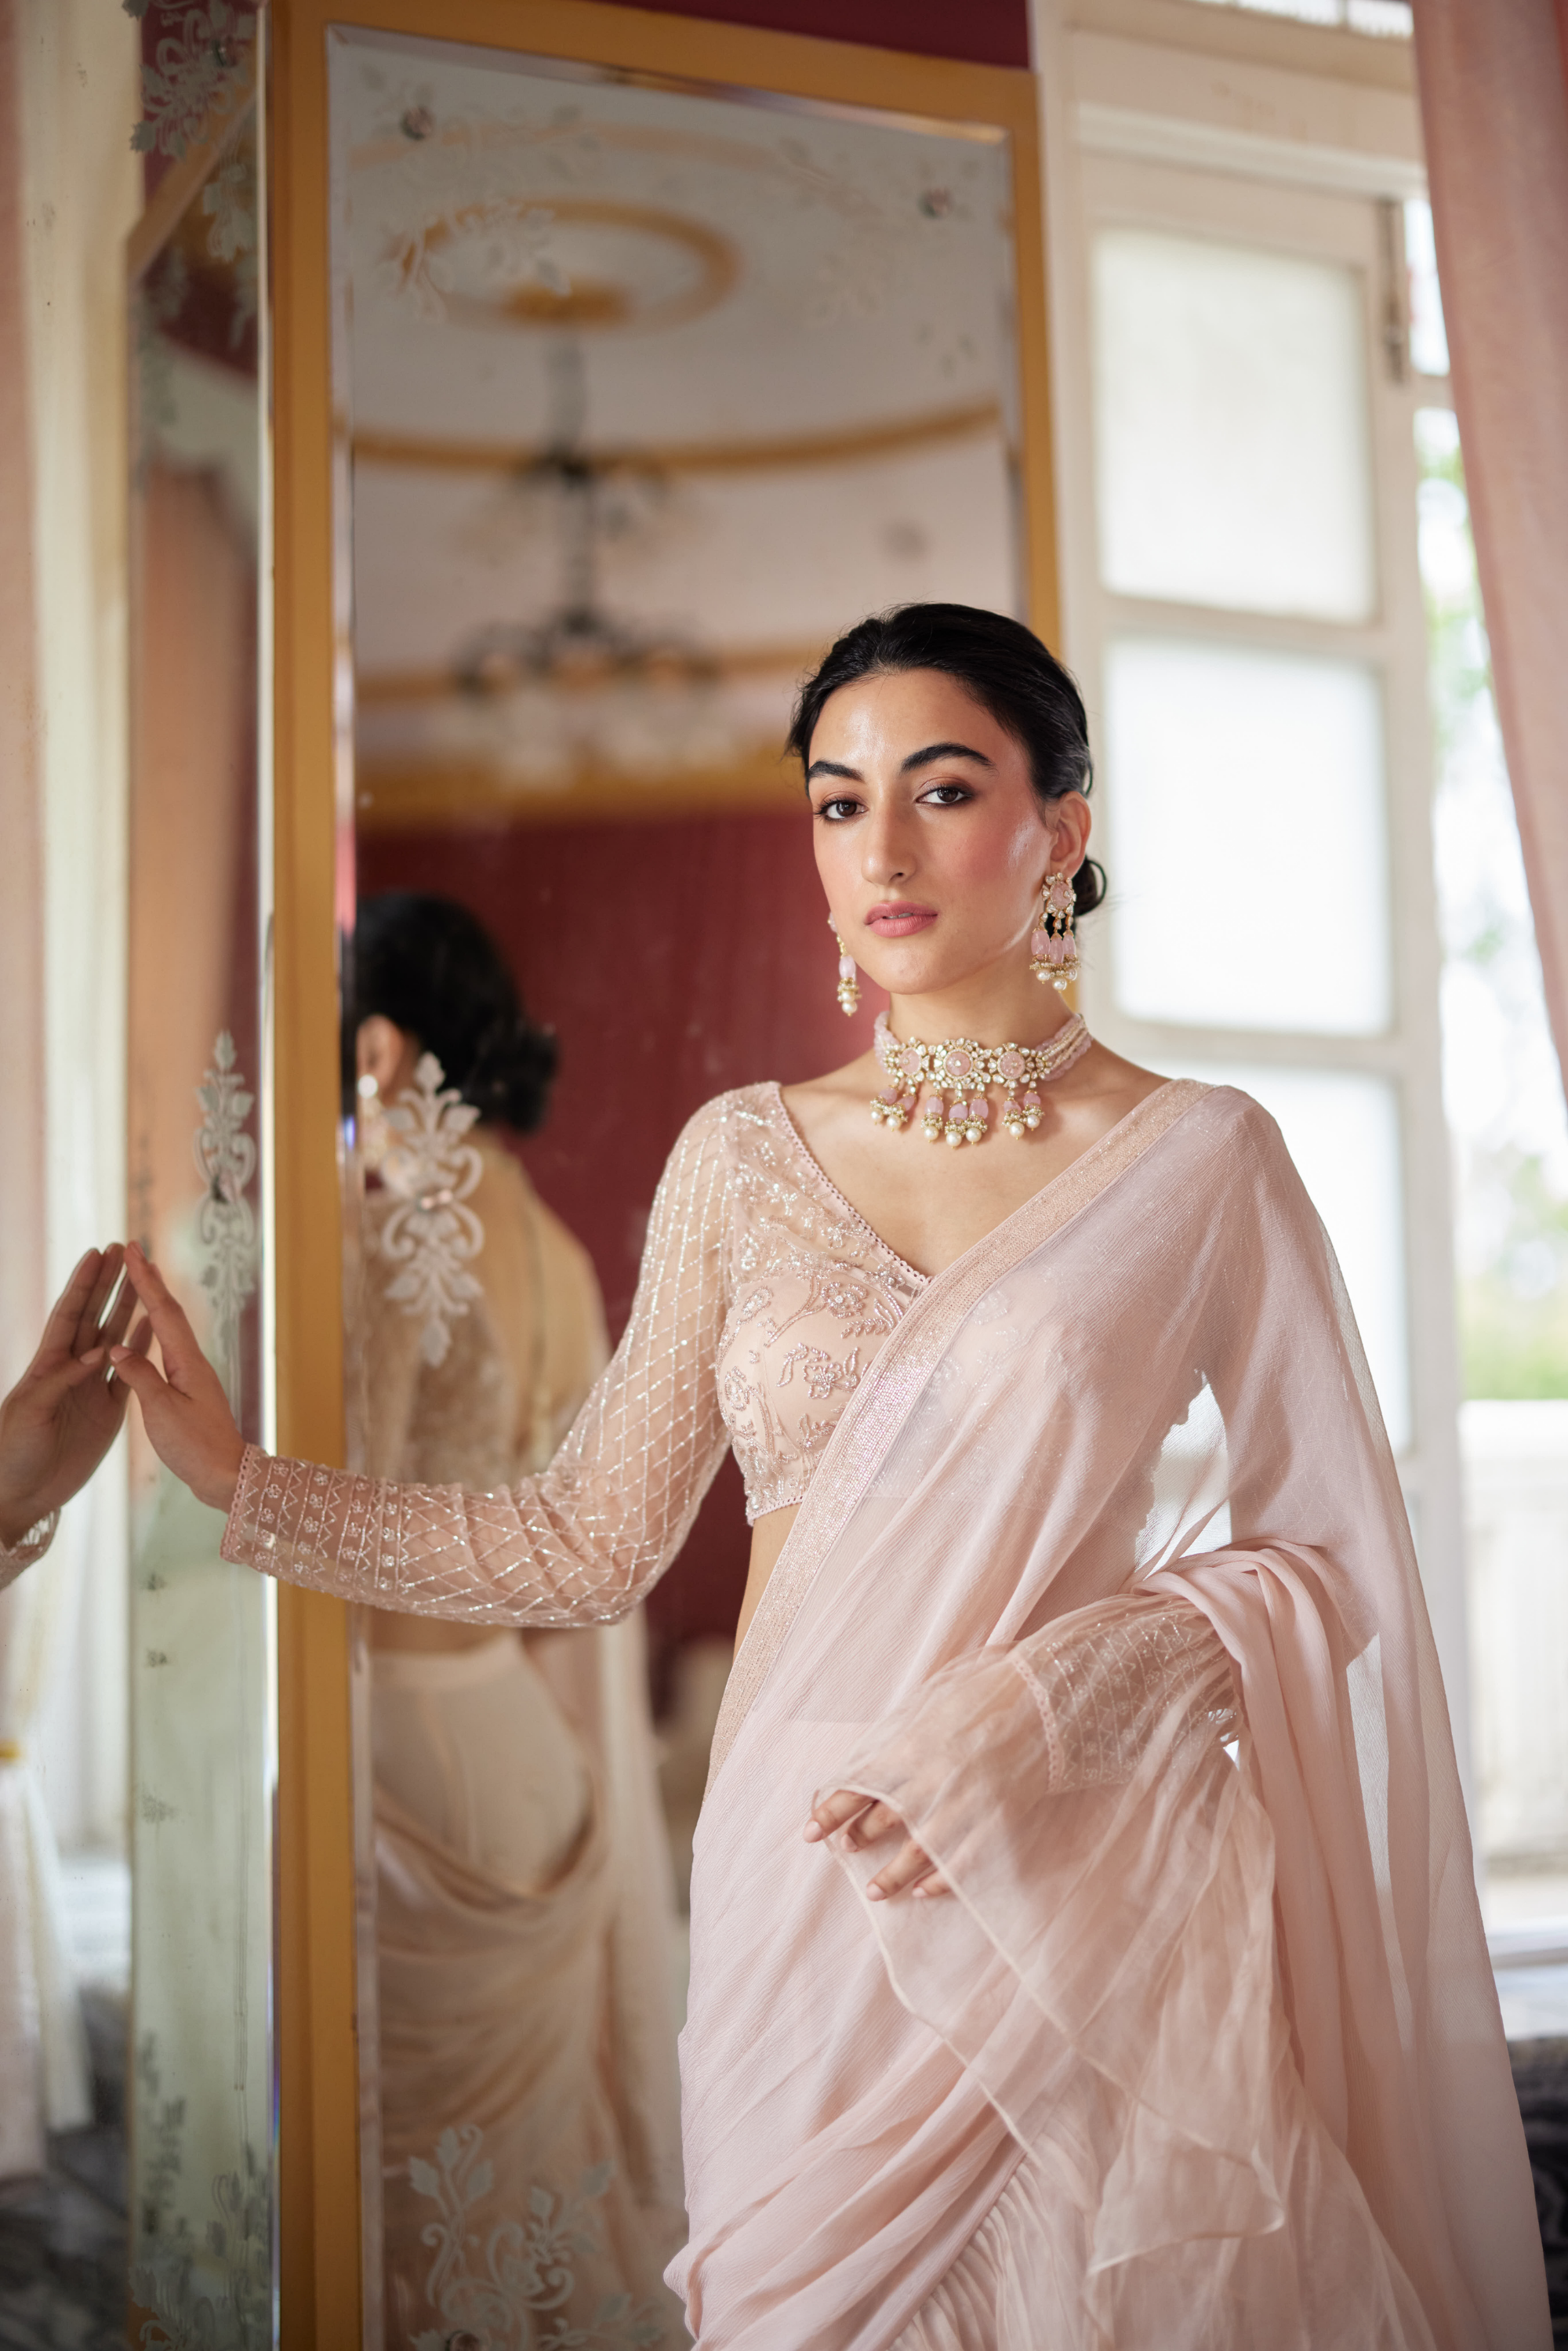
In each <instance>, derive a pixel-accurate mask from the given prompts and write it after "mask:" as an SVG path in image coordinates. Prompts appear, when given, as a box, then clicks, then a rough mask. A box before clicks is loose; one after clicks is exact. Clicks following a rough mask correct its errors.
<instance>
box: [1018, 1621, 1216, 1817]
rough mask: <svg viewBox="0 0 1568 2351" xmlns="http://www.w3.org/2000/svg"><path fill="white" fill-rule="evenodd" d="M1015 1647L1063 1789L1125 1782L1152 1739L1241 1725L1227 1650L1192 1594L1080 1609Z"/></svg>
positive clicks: (1204, 1737)
mask: <svg viewBox="0 0 1568 2351" xmlns="http://www.w3.org/2000/svg"><path fill="white" fill-rule="evenodd" d="M1011 1655H1012V1663H1013V1665H1014V1667H1016V1668H1017V1670H1018V1672H1019V1675H1020V1676H1021V1677H1022V1678H1023V1682H1024V1686H1025V1687H1026V1689H1027V1690H1028V1691H1029V1694H1030V1698H1032V1699H1033V1700H1034V1703H1035V1706H1036V1708H1038V1709H1039V1713H1040V1722H1041V1724H1042V1726H1043V1729H1044V1731H1045V1751H1046V1756H1047V1758H1048V1780H1049V1784H1050V1786H1051V1789H1052V1791H1053V1792H1065V1791H1067V1790H1069V1789H1077V1788H1114V1787H1124V1786H1125V1785H1126V1783H1127V1782H1129V1781H1130V1780H1131V1779H1132V1778H1133V1777H1134V1774H1135V1773H1136V1771H1137V1770H1138V1768H1139V1766H1140V1764H1141V1763H1142V1762H1143V1761H1144V1759H1145V1756H1146V1755H1147V1753H1148V1752H1149V1750H1150V1748H1151V1747H1152V1746H1154V1745H1155V1744H1156V1743H1159V1744H1162V1745H1166V1744H1176V1743H1185V1741H1186V1740H1189V1739H1196V1740H1197V1741H1199V1742H1200V1743H1205V1742H1207V1743H1208V1744H1211V1745H1212V1744H1217V1743H1218V1742H1220V1741H1222V1740H1227V1739H1230V1738H1232V1737H1234V1735H1235V1733H1236V1731H1237V1729H1238V1728H1239V1711H1238V1708H1237V1702H1236V1692H1235V1687H1234V1683H1233V1680H1232V1677H1231V1670H1230V1659H1229V1657H1228V1656H1227V1654H1226V1652H1225V1650H1224V1648H1223V1647H1222V1646H1221V1644H1220V1640H1219V1636H1218V1634H1217V1633H1216V1631H1215V1629H1214V1627H1213V1625H1211V1624H1210V1623H1209V1621H1208V1619H1207V1616H1205V1615H1204V1614H1202V1612H1201V1611H1200V1610H1199V1609H1197V1608H1195V1607H1194V1606H1193V1605H1192V1603H1191V1602H1190V1601H1187V1600H1166V1599H1159V1600H1156V1599H1154V1598H1153V1597H1149V1598H1144V1599H1139V1600H1136V1601H1134V1603H1133V1604H1125V1603H1121V1602H1118V1603H1113V1604H1111V1605H1109V1606H1104V1605H1102V1606H1100V1607H1096V1608H1088V1609H1080V1610H1075V1611H1074V1612H1073V1614H1071V1616H1068V1617H1064V1618H1063V1619H1062V1620H1061V1623H1060V1624H1059V1625H1051V1626H1050V1627H1049V1628H1048V1629H1047V1630H1046V1631H1045V1632H1043V1633H1037V1634H1036V1635H1034V1637H1033V1638H1032V1639H1031V1640H1027V1641H1020V1642H1019V1645H1018V1646H1017V1648H1015V1649H1014V1650H1013V1651H1012V1653H1011Z"/></svg>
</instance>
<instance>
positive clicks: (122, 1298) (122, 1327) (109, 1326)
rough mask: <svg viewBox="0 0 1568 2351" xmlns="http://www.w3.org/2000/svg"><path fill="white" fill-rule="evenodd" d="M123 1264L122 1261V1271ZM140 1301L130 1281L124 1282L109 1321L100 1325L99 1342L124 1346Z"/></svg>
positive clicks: (107, 1345)
mask: <svg viewBox="0 0 1568 2351" xmlns="http://www.w3.org/2000/svg"><path fill="white" fill-rule="evenodd" d="M123 1263H124V1260H123V1259H121V1267H122V1269H123ZM139 1304H140V1301H139V1300H138V1298H137V1295H136V1291H135V1289H134V1288H133V1286H132V1285H131V1282H130V1281H129V1280H125V1281H122V1282H121V1283H120V1289H119V1291H118V1293H117V1295H116V1297H115V1301H114V1304H113V1307H112V1308H111V1310H110V1314H109V1317H108V1319H107V1321H105V1322H102V1323H100V1325H99V1333H98V1337H99V1342H101V1343H102V1344H103V1345H104V1346H106V1347H119V1346H122V1345H123V1344H124V1342H125V1334H126V1332H128V1331H129V1330H130V1328H131V1318H132V1317H133V1316H134V1314H135V1313H136V1311H137V1308H138V1305H139Z"/></svg>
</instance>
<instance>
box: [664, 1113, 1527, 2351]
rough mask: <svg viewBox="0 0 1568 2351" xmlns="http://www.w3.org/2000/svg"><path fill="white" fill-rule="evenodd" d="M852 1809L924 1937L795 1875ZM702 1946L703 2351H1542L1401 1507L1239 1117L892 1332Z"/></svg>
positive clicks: (1302, 1236) (1331, 1321)
mask: <svg viewBox="0 0 1568 2351" xmlns="http://www.w3.org/2000/svg"><path fill="white" fill-rule="evenodd" d="M1184 1095H1187V1096H1188V1099H1187V1100H1186V1101H1185V1102H1184V1101H1183V1100H1182V1099H1181V1097H1182V1096H1184ZM1161 1129H1163V1130H1164V1131H1163V1132H1161V1131H1160V1130H1161ZM1227 1518H1228V1529H1227V1528H1226V1526H1225V1523H1224V1521H1225V1520H1226V1519H1227ZM1217 1539H1218V1547H1217ZM1210 1627H1212V1634H1211V1633H1210V1631H1209V1628H1210ZM1215 1635H1218V1638H1217V1639H1216V1638H1215V1637H1214V1636H1215ZM1238 1695H1239V1698H1240V1711H1239V1713H1238V1712H1237V1710H1236V1699H1237V1696H1238ZM840 1784H848V1785H850V1786H852V1787H855V1788H860V1789H863V1790H864V1791H865V1792H867V1793H874V1794H877V1795H881V1796H883V1797H885V1798H886V1799H887V1800H888V1801H889V1802H890V1803H891V1804H892V1805H893V1806H894V1809H895V1810H896V1811H897V1812H898V1813H900V1814H901V1815H902V1817H903V1818H904V1820H905V1821H906V1822H907V1823H909V1825H910V1827H911V1829H912V1831H913V1833H914V1834H915V1836H916V1837H917V1838H918V1839H919V1840H920V1842H921V1843H922V1844H924V1845H925V1848H926V1850H927V1851H928V1852H929V1853H930V1854H931V1855H933V1857H934V1858H935V1859H936V1861H937V1862H938V1863H939V1864H940V1865H941V1866H942V1869H943V1870H944V1872H945V1873H946V1876H947V1878H948V1880H949V1881H950V1883H951V1885H952V1886H953V1887H954V1889H955V1894H956V1899H951V1900H946V1901H941V1900H938V1901H925V1902H919V1903H917V1902H915V1901H913V1900H911V1899H910V1898H909V1897H908V1896H904V1897H903V1898H901V1899H898V1900H896V1901H894V1902H884V1903H883V1904H880V1905H875V1906H873V1905H872V1904H869V1903H867V1902H866V1901H865V1900H864V1899H863V1894H862V1889H863V1886H864V1884H865V1882H866V1881H867V1880H868V1879H869V1878H870V1876H872V1875H873V1872H874V1870H875V1868H876V1867H877V1866H878V1865H879V1863H880V1862H881V1861H882V1860H885V1859H886V1858H887V1856H888V1851H889V1848H877V1849H874V1850H873V1851H872V1852H871V1853H869V1854H866V1855H863V1856H860V1857H849V1856H845V1855H841V1856H840V1858H839V1862H838V1864H837V1865H835V1864H834V1863H833V1862H832V1861H831V1860H829V1859H828V1857H827V1856H826V1855H824V1854H823V1852H822V1851H821V1849H820V1848H812V1847H810V1846H807V1845H806V1844H803V1843H802V1842H801V1838H800V1830H801V1825H802V1823H803V1820H804V1817H805V1813H806V1810H807V1806H808V1803H809V1802H810V1799H811V1797H812V1795H813V1794H814V1793H816V1792H826V1791H827V1790H829V1789H831V1788H832V1787H834V1786H837V1785H840ZM692 1909H693V1921H694V1951H693V1971H692V2000H691V2010H690V2022H689V2023H688V2025H687V2028H686V2033H685V2042H684V2043H683V2079H684V2103H685V2135H686V2146H687V2179H688V2189H689V2198H690V2210H691V2221H692V2240H691V2243H690V2246H689V2248H688V2250H687V2252H686V2253H685V2255H684V2256H683V2261H682V2262H681V2264H679V2265H677V2266H678V2268H679V2269H680V2271H681V2273H682V2281H681V2282H682V2283H684V2285H685V2291H686V2293H687V2295H688V2300H689V2306H690V2316H691V2320H692V2323H693V2325H694V2327H695V2331H696V2333H697V2335H698V2339H699V2341H700V2342H701V2343H702V2344H703V2345H705V2346H706V2345H710V2344H711V2345H713V2346H720V2345H722V2346H747V2351H764V2346H766V2351H787V2346H805V2345H810V2346H817V2351H828V2346H835V2351H837V2347H838V2346H841V2351H850V2346H854V2351H873V2346H887V2345H893V2344H894V2343H899V2344H901V2345H906V2346H915V2345H920V2346H926V2345H931V2346H936V2345H941V2346H964V2351H968V2346H971V2345H972V2346H990V2345H993V2344H1004V2345H1006V2346H1009V2351H1026V2346H1039V2351H1048V2346H1049V2351H1070V2346H1071V2351H1079V2346H1085V2351H1087V2346H1096V2351H1099V2346H1106V2351H1109V2346H1115V2351H1142V2346H1149V2351H1155V2346H1158V2351H1178V2346H1191V2351H1221V2346H1227V2347H1228V2346H1234V2351H1242V2346H1247V2351H1262V2347H1263V2346H1267V2351H1286V2346H1292V2351H1293V2346H1301V2351H1308V2346H1311V2351H1327V2346H1352V2345H1354V2346H1372V2345H1378V2346H1384V2345H1386V2346H1416V2345H1422V2346H1425V2345H1429V2344H1431V2345H1437V2346H1443V2351H1448V2346H1461V2345H1462V2346H1482V2345H1486V2346H1491V2351H1526V2346H1539V2345H1544V2344H1546V2343H1547V2342H1548V2341H1549V2340H1550V2329H1549V2325H1548V2320H1547V2314H1546V2304H1545V2294H1544V2284H1543V2280H1542V2261H1541V2253H1540V2249H1539V2240H1538V2237H1537V2234H1536V2223H1535V2213H1534V2207H1533V2199H1532V2196H1531V2181H1530V2175H1529V2170H1528V2167H1527V2163H1526V2158H1525V2154H1524V2148H1523V2143H1522V2135H1521V2126H1520V2121H1519V2115H1518V2109H1517V2105H1516V2104H1515V2100H1514V2096H1513V2090H1512V2084H1511V2077H1510V2073H1509V2067H1508V2062H1507V2056H1506V2052H1505V2047H1504V2043H1503V2038H1502V2032H1501V2028H1500V2021H1499V2015H1498V2007H1497V2001H1496V1998H1495V1994H1494V1991H1493V1986H1492V1980H1491V1976H1490V1970H1489V1967H1488V1962H1487V1954H1486V1949H1485V1944H1484V1940H1483V1938H1482V1934H1481V1928H1480V1921H1479V1915H1478V1911H1477V1905H1476V1897H1475V1892H1474V1886H1473V1882H1472V1876H1471V1864H1470V1849H1469V1838H1468V1835H1467V1832H1466V1826H1465V1819H1464V1813H1463V1810H1462V1805H1461V1800H1460V1794H1459V1787H1458V1774H1457V1771H1456V1768H1455V1762H1454V1755H1453V1750H1452V1745H1451V1741H1450V1738H1449V1732H1448V1717H1447V1712H1446V1709H1445V1707H1444V1702H1443V1696H1442V1690H1441V1687H1440V1684H1439V1680H1438V1676H1437V1662H1436V1657H1435V1654H1434V1650H1433V1646H1432V1637H1431V1633H1430V1630H1429V1627H1428V1624H1427V1612H1426V1608H1425V1605H1424V1604H1423V1600H1422V1596H1421V1590H1420V1584H1419V1581H1418V1577H1417V1573H1416V1562H1415V1559H1414V1556H1413V1553H1412V1550H1411V1544H1410V1538H1409V1532H1408V1529H1407V1525H1406V1515H1405V1510H1404V1506H1403V1502H1402V1499H1401V1495H1400V1490H1399V1486H1398V1483H1397V1480H1396V1475H1395V1469H1394V1464H1393V1461H1392V1459H1391V1458H1390V1455H1389V1451H1388V1447H1387V1444H1386V1441H1385V1437H1384V1433H1383V1429H1382V1425H1381V1422H1380V1419H1379V1416H1378V1412H1377V1407H1376V1405H1375V1400H1374V1398H1373V1395H1372V1390H1371V1386H1370V1383H1369V1381H1368V1378H1367V1374H1366V1370H1365V1365H1364V1360H1363V1356H1362V1353H1361V1348H1360V1345H1359V1343H1358V1341H1357V1338H1356V1334H1355V1331H1354V1324H1353V1322H1352V1321H1351V1317H1350V1314H1349V1311H1348V1308H1347V1306H1346V1303H1345V1300H1344V1296H1343V1289H1342V1287H1341V1284H1340V1280H1339V1277H1338V1273H1337V1270H1336V1268H1335V1267H1334V1264H1333V1258H1332V1255H1331V1253H1330V1250H1329V1248H1328V1245H1327V1243H1326V1240H1325V1238H1324V1237H1323V1234H1322V1228H1321V1226H1320V1225H1319V1222H1318V1219H1317V1217H1316V1216H1315V1215H1314V1213H1313V1211H1312V1207H1311V1205H1310V1203H1309V1202H1308V1200H1307V1198H1306V1196H1305V1195H1304V1193H1303V1192H1302V1190H1301V1184H1300V1182H1299V1180H1298V1178H1297V1177H1296V1175H1295V1172H1294V1169H1293V1168H1292V1167H1291V1164H1290V1162H1289V1160H1288V1158H1287V1157H1286V1155H1285V1153H1284V1151H1283V1148H1282V1146H1281V1144H1280V1141H1279V1137H1278V1134H1277V1132H1276V1130H1275V1129H1274V1128H1273V1127H1272V1125H1271V1123H1270V1122H1269V1121H1268V1120H1267V1119H1265V1118H1264V1117H1263V1116H1262V1115H1261V1114H1260V1113H1259V1112H1258V1111H1257V1110H1256V1108H1255V1106H1254V1105H1252V1104H1250V1103H1249V1102H1245V1101H1244V1100H1242V1099H1241V1098H1239V1097H1238V1096H1237V1095H1235V1094H1233V1093H1228V1092H1217V1093H1211V1094H1208V1095H1207V1097H1200V1098H1199V1099H1197V1101H1193V1100H1191V1099H1190V1095H1189V1093H1188V1090H1187V1089H1186V1088H1181V1089H1176V1088H1172V1089H1167V1091H1166V1093H1165V1094H1164V1095H1157V1096H1155V1097H1154V1098H1153V1101H1152V1102H1151V1103H1149V1104H1148V1105H1146V1106H1145V1113H1144V1114H1142V1115H1141V1116H1140V1115H1139V1114H1134V1120H1132V1121H1130V1122H1125V1123H1124V1125H1123V1127H1121V1128H1119V1129H1117V1130H1116V1131H1115V1132H1114V1133H1113V1134H1112V1135H1111V1136H1109V1137H1108V1138H1106V1140H1105V1142H1104V1143H1103V1144H1101V1145H1100V1146H1098V1148H1097V1149H1096V1150H1095V1151H1093V1152H1092V1153H1091V1154H1090V1155H1088V1157H1087V1158H1086V1159H1084V1160H1082V1161H1080V1162H1079V1163H1078V1165H1076V1166H1074V1167H1072V1168H1071V1169H1070V1170H1069V1171H1068V1172H1067V1174H1066V1175H1064V1176H1062V1177H1061V1179H1059V1181H1058V1182H1056V1183H1055V1184H1052V1185H1050V1186H1047V1187H1046V1188H1045V1190H1044V1191H1042V1192H1041V1193H1040V1194H1039V1195H1038V1196H1037V1197H1036V1198H1035V1199H1034V1200H1033V1201H1031V1202H1030V1204H1029V1205H1028V1206H1027V1207H1025V1208H1023V1209H1022V1210H1020V1211H1019V1213H1018V1214H1017V1215H1015V1216H1014V1217H1010V1218H1009V1220H1008V1221H1007V1222H1006V1223H1005V1224H1004V1225H1003V1226H1001V1227H1000V1228H998V1230H997V1231H996V1232H995V1233H993V1234H992V1235H991V1236H990V1237H989V1238H988V1239H987V1240H986V1241H984V1242H982V1243H981V1244H980V1245H979V1246H978V1247H977V1248H976V1249H972V1250H970V1251H969V1252H968V1253H967V1256H965V1257H964V1258H963V1259H960V1260H959V1261H958V1262H957V1263H956V1265H954V1266H953V1267H951V1268H950V1269H949V1270H948V1271H947V1272H946V1273H945V1274H944V1275H942V1276H941V1277H940V1278H939V1279H938V1280H936V1281H934V1282H933V1283H932V1284H931V1285H930V1287H929V1289H928V1290H926V1291H925V1293H924V1294H923V1295H922V1296H921V1297H920V1298H919V1299H918V1300H916V1301H915V1303H914V1305H913V1306H912V1307H911V1308H910V1310H909V1311H908V1312H907V1314H906V1315H905V1316H904V1319H903V1321H902V1322H901V1323H900V1324H899V1327H898V1329H897V1330H896V1332H894V1335H893V1337H892V1338H891V1339H890V1341H889V1342H888V1343H887V1345H886V1347H885V1348H884V1350H883V1353H882V1354H881V1355H880V1356H879V1358H878V1360H877V1363H876V1365H875V1375H874V1378H873V1381H871V1382H870V1383H868V1384H866V1385H864V1386H862V1388H861V1389H860V1390H859V1391H858V1393H857V1394H856V1395H855V1396H854V1397H853V1398H852V1401H851V1403H850V1405H849V1406H848V1407H847V1409H846V1410H845V1412H844V1414H843V1416H842V1418H841V1420H840V1422H839V1425H838V1427H837V1429H836V1431H835V1433H834V1436H833V1438H832V1441H831V1446H830V1447H829V1450H828V1452H827V1454H826V1455H825V1457H824V1458H823V1460H822V1462H821V1467H820V1468H819V1471H818V1474H817V1477H816V1479H815V1481H814V1483H813V1485H812V1488H811V1490H810V1494H809V1495H808V1498H807V1499H806V1501H805V1503H804V1504H803V1506H802V1508H801V1510H800V1517H799V1519H798V1520H797V1521H796V1523H795V1525H794V1527H793V1529H792V1530H791V1532H790V1535H789V1541H788V1544H787V1546H786V1549H785V1552H784V1554H783V1556H782V1558H781V1559H780V1561H779V1566H778V1567H777V1569H776V1570H775V1573H774V1575H773V1579H772V1582H771V1583H770V1584H769V1586H768V1592H767V1594H766V1596H765V1598H764V1601H763V1604H762V1606H761V1608H760V1610H759V1612H758V1616H757V1618H756V1621H755V1622H754V1624H753V1625H752V1627H751V1629H750V1631H749V1633H748V1635H747V1640H746V1644H745V1646H744V1647H743V1649H742V1651H741V1655H740V1657H739V1660H738V1662H737V1669H736V1673H735V1676H734V1677H733V1679H732V1682H731V1685H730V1690H729V1695H728V1699H727V1706H726V1710H725V1715H724V1718H723V1719H722V1721H721V1724H720V1729H719V1736H718V1741H717V1743H716V1757H715V1771H714V1778H713V1781H712V1782H711V1784H710V1790H709V1795H708V1801H707V1804H706V1809H705V1811H704V1813H703V1817H702V1821H701V1823H700V1825H699V1828H698V1833H697V1845H696V1858H695V1876H694V1880H693V1892H692Z"/></svg>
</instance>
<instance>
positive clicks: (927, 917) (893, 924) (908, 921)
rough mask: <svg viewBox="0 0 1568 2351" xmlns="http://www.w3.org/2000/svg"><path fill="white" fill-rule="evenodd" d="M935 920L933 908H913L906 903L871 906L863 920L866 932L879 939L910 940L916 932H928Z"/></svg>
mask: <svg viewBox="0 0 1568 2351" xmlns="http://www.w3.org/2000/svg"><path fill="white" fill-rule="evenodd" d="M935 921H936V907H935V906H915V905H911V904H907V903H906V902H898V903H894V904H888V905H885V906H873V908H872V910H871V912H870V914H868V915H867V916H866V918H865V926H866V928H867V930H868V931H874V932H875V933H876V935H877V937H878V938H879V939H911V938H913V937H914V936H915V933H916V931H928V930H929V929H930V928H931V925H932V924H933V923H934V922H935Z"/></svg>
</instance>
